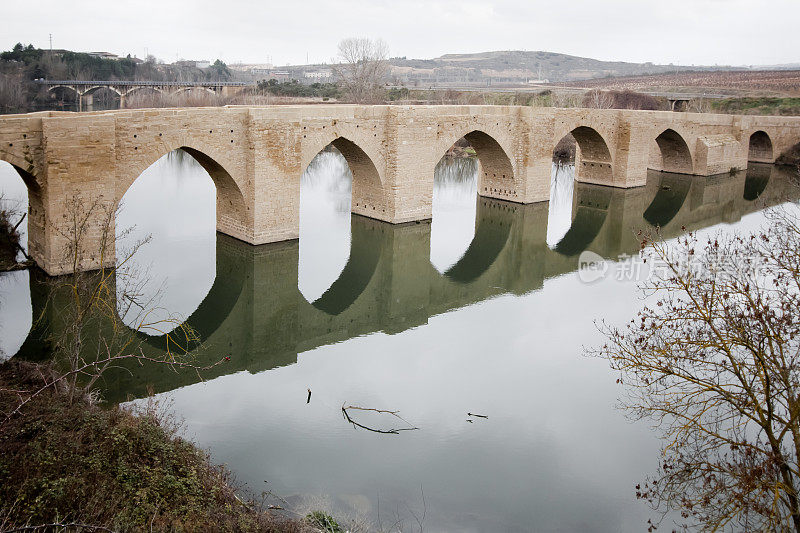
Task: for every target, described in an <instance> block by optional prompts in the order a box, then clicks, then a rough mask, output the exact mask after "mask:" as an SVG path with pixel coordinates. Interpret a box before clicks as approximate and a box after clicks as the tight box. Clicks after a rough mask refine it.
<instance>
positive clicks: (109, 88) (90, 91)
mask: <svg viewBox="0 0 800 533" xmlns="http://www.w3.org/2000/svg"><path fill="white" fill-rule="evenodd" d="M101 89H104V90H107V91H111V92H113V93H116V94H117V96H122V91H120V90H119V89H117V88H116V87H114V86H113V85H94V86H92V87H87V88H86V89H85V90H84V91H83V93H81V94H82V95H84V96H85V95H87V94H93V93H95V92H97V91H99V90H101Z"/></svg>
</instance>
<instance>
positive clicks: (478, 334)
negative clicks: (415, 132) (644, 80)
mask: <svg viewBox="0 0 800 533" xmlns="http://www.w3.org/2000/svg"><path fill="white" fill-rule="evenodd" d="M351 179H352V178H351V175H350V172H349V169H348V168H347V165H346V163H345V162H344V160H343V159H342V158H341V156H340V155H338V154H337V153H335V152H323V153H321V154H320V155H319V156H318V157H317V158H316V159H315V160H314V161H313V162H312V163H311V165H310V166H309V168H308V170H307V171H306V173H305V174H304V175H303V178H302V195H301V219H300V225H301V237H300V240H299V242H298V241H294V242H289V243H278V244H274V245H267V246H260V247H252V246H249V245H245V244H242V243H239V242H238V241H235V240H234V239H231V238H228V237H226V236H224V235H217V234H216V233H215V231H214V227H215V226H214V224H215V222H214V219H215V216H214V208H215V207H214V205H215V203H214V187H213V183H212V182H211V180H210V179H209V177H208V175H207V174H206V173H205V172H204V171H203V169H202V168H201V167H200V166H199V165H197V164H196V163H195V162H194V161H193V160H192V159H191V158H189V157H182V156H180V155H176V154H173V155H171V156H170V157H165V158H163V159H161V160H160V161H159V162H157V163H156V164H155V165H153V166H152V167H151V168H150V169H148V170H147V171H146V172H145V173H144V174H143V175H142V176H141V178H140V179H139V180H137V182H136V183H135V184H134V185H133V186H132V187H131V189H130V190H129V191H128V193H127V194H126V196H125V198H124V204H125V208H124V210H123V212H122V214H121V215H120V216H119V217H118V220H117V225H118V227H119V228H123V227H128V226H131V225H136V229H135V231H134V234H133V236H132V238H131V240H130V241H129V245H131V243H132V242H133V241H134V240H135V239H136V238H141V237H143V236H145V235H147V234H152V236H153V240H152V242H151V243H150V244H148V245H147V246H145V247H144V248H143V249H142V250H141V252H140V253H139V254H138V255H137V258H136V259H137V264H138V265H139V268H140V269H141V270H142V271H149V273H150V277H151V281H150V283H149V285H148V289H147V291H149V292H147V294H148V295H149V296H153V297H156V296H158V295H159V294H160V298H159V299H158V302H159V305H160V306H161V307H162V308H163V310H162V311H161V312H162V315H163V316H166V315H167V314H170V313H178V314H180V315H181V316H183V317H187V319H188V321H189V322H190V323H191V324H192V325H194V326H195V327H196V329H197V330H198V332H200V334H201V335H202V336H203V338H204V340H205V346H204V347H203V348H201V349H198V350H197V352H196V356H197V357H198V361H200V362H203V361H209V362H210V361H214V360H216V359H218V358H219V357H221V356H224V355H228V354H230V356H231V361H230V363H229V364H227V365H225V366H224V367H217V368H215V369H214V371H213V372H212V375H210V376H209V378H210V379H208V380H207V381H205V382H197V379H196V378H195V377H193V376H191V375H188V374H186V375H184V374H175V373H173V372H171V371H168V370H163V369H160V368H145V369H141V370H138V371H137V372H136V373H135V374H134V375H129V374H127V373H120V374H119V375H113V376H110V377H109V379H108V381H107V389H106V391H105V395H106V398H107V399H109V401H124V400H126V399H129V398H141V397H142V396H144V395H145V394H146V391H147V387H148V386H151V387H153V389H154V390H155V391H156V392H158V393H159V396H163V397H165V398H168V399H169V400H170V401H171V402H172V404H171V405H172V408H173V409H174V411H175V412H176V413H177V415H178V416H179V417H181V418H183V419H184V420H185V421H186V427H187V435H188V436H189V437H190V438H192V439H193V440H194V441H195V442H197V443H198V444H199V445H200V446H201V447H203V448H206V449H208V450H209V451H210V452H211V454H212V456H213V459H214V460H215V461H216V462H220V463H225V464H227V465H228V466H229V467H230V468H231V469H232V470H233V471H234V472H235V473H236V476H237V478H238V479H239V481H241V482H242V483H244V484H246V487H247V488H248V489H249V490H251V491H253V492H255V493H260V492H261V491H267V490H269V491H272V492H273V493H274V494H277V495H280V496H281V497H283V498H285V499H286V500H287V501H288V502H289V503H290V504H291V505H292V506H294V507H295V508H296V509H298V510H299V511H301V512H307V511H310V510H312V509H322V510H326V511H329V512H331V513H332V514H334V515H336V516H338V517H343V518H345V519H346V520H347V519H355V520H357V521H358V522H359V523H360V524H362V526H364V527H365V528H366V529H370V528H371V529H384V530H387V529H390V528H391V526H392V525H393V524H396V523H397V522H398V520H399V521H400V523H401V525H402V529H403V530H404V531H411V530H418V529H420V528H419V524H418V522H417V519H415V517H414V515H416V516H417V517H418V518H419V519H420V521H422V520H421V518H422V514H423V512H424V514H425V518H424V522H423V525H424V528H425V529H427V530H429V531H583V530H591V531H641V530H643V529H644V523H645V521H646V520H647V518H648V517H650V516H651V514H650V513H649V511H648V509H647V508H646V507H645V506H644V505H642V504H641V503H639V502H637V501H636V500H635V498H634V490H633V487H634V485H635V484H636V483H637V482H639V481H641V480H642V479H643V478H644V476H645V475H646V474H647V473H648V472H651V471H653V470H654V468H655V466H656V464H657V460H658V450H659V444H660V443H659V441H658V439H657V437H656V435H655V434H654V433H653V432H652V431H651V430H650V428H649V426H648V424H646V423H631V422H629V421H628V420H626V418H625V417H624V415H623V414H622V413H621V412H619V411H618V410H617V409H615V403H616V399H617V397H618V394H620V392H621V389H620V388H619V386H618V385H615V383H614V380H615V377H616V376H615V375H613V374H612V373H611V372H610V370H609V369H608V366H607V364H606V363H605V362H604V361H600V360H596V359H592V358H587V357H585V356H584V355H582V347H583V346H594V345H597V344H598V343H600V342H601V341H602V339H601V337H600V336H599V334H598V333H597V331H596V328H595V326H594V321H595V320H597V319H606V320H608V321H610V322H611V323H618V324H622V323H624V322H626V321H627V320H629V319H630V318H631V317H632V316H633V315H634V313H635V312H636V310H637V309H638V308H639V306H641V305H642V301H641V300H640V298H639V293H638V292H637V288H636V283H635V282H632V281H629V280H625V279H617V278H618V276H617V275H616V274H615V273H616V272H618V271H619V267H620V265H623V264H625V262H626V261H628V262H629V261H631V260H630V259H625V258H624V257H623V258H622V259H620V255H624V254H635V253H636V252H637V250H638V243H637V240H636V237H635V235H634V233H633V228H636V227H648V226H649V227H652V225H653V224H658V225H660V226H662V227H663V228H664V232H665V234H667V235H668V236H671V235H677V234H678V233H679V232H680V228H681V226H686V227H687V228H689V229H703V228H707V229H705V230H704V231H713V230H714V229H717V228H723V229H724V230H725V231H731V230H734V229H743V230H750V229H754V228H757V227H758V226H759V225H760V224H761V223H762V222H763V220H764V218H763V214H762V213H760V212H759V210H760V209H761V208H762V207H763V205H764V203H765V202H766V203H767V204H775V203H778V202H779V200H782V199H785V198H786V194H787V191H790V189H789V188H788V185H787V181H786V179H785V176H784V175H782V174H781V172H780V171H778V170H776V169H774V168H773V167H754V168H752V169H750V170H749V171H748V173H746V174H745V173H741V174H740V175H738V176H735V177H730V176H725V177H715V178H698V179H691V178H688V177H682V176H672V175H667V174H658V173H653V174H651V175H650V176H649V177H648V185H647V186H646V187H642V188H638V189H631V190H616V189H610V188H604V187H596V186H587V185H585V184H580V183H575V182H574V179H573V169H572V168H571V167H566V168H558V169H556V168H554V173H553V187H552V196H551V200H550V202H549V203H542V204H538V205H531V206H522V205H516V204H509V203H505V202H499V201H494V200H488V199H482V198H478V197H477V196H476V180H477V164H476V162H475V161H474V160H469V159H468V160H449V161H448V160H443V162H442V163H441V164H440V165H439V167H437V170H436V181H435V184H434V210H433V219H432V221H430V222H423V223H419V224H405V225H400V226H392V225H388V224H384V223H380V222H376V221H373V220H369V219H366V218H362V217H358V216H351V215H350V212H349V211H350V190H351V189H350V180H351ZM15 180H17V181H19V183H17V181H15ZM0 183H2V184H3V186H4V187H5V188H4V190H5V191H7V192H8V194H7V195H6V196H7V197H9V195H10V193H11V191H12V189H13V187H17V189H16V190H17V193H19V191H20V190H21V191H22V193H23V196H24V187H22V189H20V187H21V180H18V178H16V177H15V176H14V175H13V171H12V170H11V168H10V167H9V166H8V165H4V166H3V167H2V168H0ZM15 184H16V185H15ZM795 196H796V194H795ZM795 196H792V198H794V197H795ZM122 249H124V247H122ZM585 250H590V251H593V252H595V253H597V254H599V255H601V256H603V257H605V258H608V259H609V260H610V261H614V263H610V268H609V271H608V275H607V276H606V277H605V278H603V279H601V280H599V281H596V282H594V283H589V284H587V283H583V282H582V281H581V279H580V278H579V276H578V274H577V273H576V269H577V268H578V258H579V254H580V253H581V252H583V251H585ZM120 253H123V252H120ZM40 277H41V276H39V275H37V274H35V273H30V274H29V273H28V272H17V273H13V274H8V275H3V276H0V347H1V348H2V350H3V352H4V353H5V354H6V357H8V356H12V355H14V354H16V353H17V351H18V350H20V347H21V346H23V343H24V342H25V339H26V337H28V335H29V330H30V327H31V316H32V312H33V311H32V310H34V309H35V308H37V306H39V305H40V303H39V301H38V300H37V297H36V296H34V298H33V300H32V299H31V289H32V288H34V287H36V286H37V285H36V284H37V283H40V281H38V280H39V279H40ZM149 333H151V334H152V335H153V336H151V337H148V338H146V339H145V340H146V341H147V343H149V344H148V346H151V347H152V349H157V346H159V344H158V342H159V340H160V339H159V338H158V337H157V336H156V332H149ZM26 346H27V345H26ZM24 351H25V348H23V349H22V351H21V352H20V354H19V355H18V356H19V357H25V356H29V355H30V354H26V353H23V352H24ZM307 389H311V390H312V397H311V401H310V403H307V402H306V400H307ZM133 401H134V402H136V401H140V400H133ZM348 405H356V406H362V407H368V408H375V409H387V410H393V411H398V412H399V414H400V415H401V416H402V417H403V419H404V420H405V421H404V420H399V419H397V418H394V417H391V416H388V415H382V414H377V413H374V412H357V411H353V412H351V415H353V418H354V419H355V420H356V421H357V422H358V423H360V424H362V425H365V426H368V427H371V428H374V429H378V430H382V431H387V430H391V429H400V428H408V427H416V428H418V429H415V430H410V431H400V432H399V433H397V434H382V433H376V432H371V431H366V430H363V429H358V428H356V427H354V426H353V425H351V424H349V423H348V422H347V421H346V420H345V419H344V418H343V416H342V410H341V408H342V406H348ZM468 413H479V414H483V415H486V416H488V418H481V417H475V416H469V415H468ZM395 529H397V527H395Z"/></svg>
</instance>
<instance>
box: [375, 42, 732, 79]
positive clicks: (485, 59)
mask: <svg viewBox="0 0 800 533" xmlns="http://www.w3.org/2000/svg"><path fill="white" fill-rule="evenodd" d="M390 63H391V65H392V67H391V76H392V77H393V78H394V79H395V80H397V81H398V82H400V83H403V84H407V85H414V84H418V85H425V84H436V85H459V84H467V85H487V84H492V85H499V84H519V83H534V82H535V81H537V80H547V81H549V82H551V83H552V82H569V81H578V80H587V79H593V78H606V77H618V76H638V75H643V74H662V73H674V72H678V71H687V70H694V71H698V70H740V69H741V68H736V67H695V66H692V67H687V66H675V65H655V64H653V63H626V62H623V61H600V60H597V59H590V58H586V57H578V56H571V55H566V54H558V53H555V52H542V51H535V52H528V51H521V50H508V51H496V52H481V53H476V54H445V55H443V56H441V57H437V58H434V59H406V58H392V59H391V60H390Z"/></svg>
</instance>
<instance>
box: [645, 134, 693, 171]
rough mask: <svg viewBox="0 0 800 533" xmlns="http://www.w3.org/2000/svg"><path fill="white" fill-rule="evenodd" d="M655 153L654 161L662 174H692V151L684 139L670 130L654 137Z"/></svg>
mask: <svg viewBox="0 0 800 533" xmlns="http://www.w3.org/2000/svg"><path fill="white" fill-rule="evenodd" d="M656 145H657V148H658V151H657V152H656V155H655V158H654V161H655V162H657V163H658V167H659V168H658V169H657V170H660V171H662V172H671V173H674V174H693V173H694V163H693V158H692V151H691V149H690V148H689V145H688V144H687V143H686V140H685V139H684V137H683V136H682V135H681V134H680V133H678V132H677V131H675V130H674V129H672V128H668V129H666V130H664V131H662V132H661V133H660V134H659V135H658V136H657V137H656Z"/></svg>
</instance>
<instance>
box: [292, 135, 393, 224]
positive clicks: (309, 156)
mask: <svg viewBox="0 0 800 533" xmlns="http://www.w3.org/2000/svg"><path fill="white" fill-rule="evenodd" d="M354 138H355V137H354ZM325 141H327V142H325ZM322 142H325V144H322V143H318V144H316V145H315V146H314V147H312V148H311V149H310V150H304V152H305V157H303V158H302V160H301V161H302V162H301V168H302V171H303V172H305V170H306V169H307V168H308V166H309V165H310V164H311V161H312V160H313V159H314V158H315V157H316V156H317V155H318V154H320V153H321V152H323V151H325V150H326V149H328V148H329V147H333V148H335V149H336V151H338V152H339V153H340V154H342V156H343V157H344V160H345V161H346V162H347V166H348V167H349V168H350V172H351V174H352V193H351V202H350V210H351V212H353V213H356V214H359V215H363V216H366V217H370V218H377V219H386V218H387V217H389V216H390V214H391V213H390V208H391V206H390V205H389V197H388V194H387V191H386V188H385V186H384V179H383V175H382V173H381V170H380V169H379V166H378V165H376V164H375V161H376V160H379V159H376V158H375V155H376V154H374V153H368V150H370V149H369V148H366V146H367V145H366V143H364V144H360V143H357V142H355V141H353V140H351V137H350V136H348V137H345V136H343V135H335V134H332V135H330V136H328V137H325V138H323V141H322ZM320 145H321V146H320ZM317 146H318V147H319V148H318V149H315V148H316V147H317ZM370 151H371V150H370Z"/></svg>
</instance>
